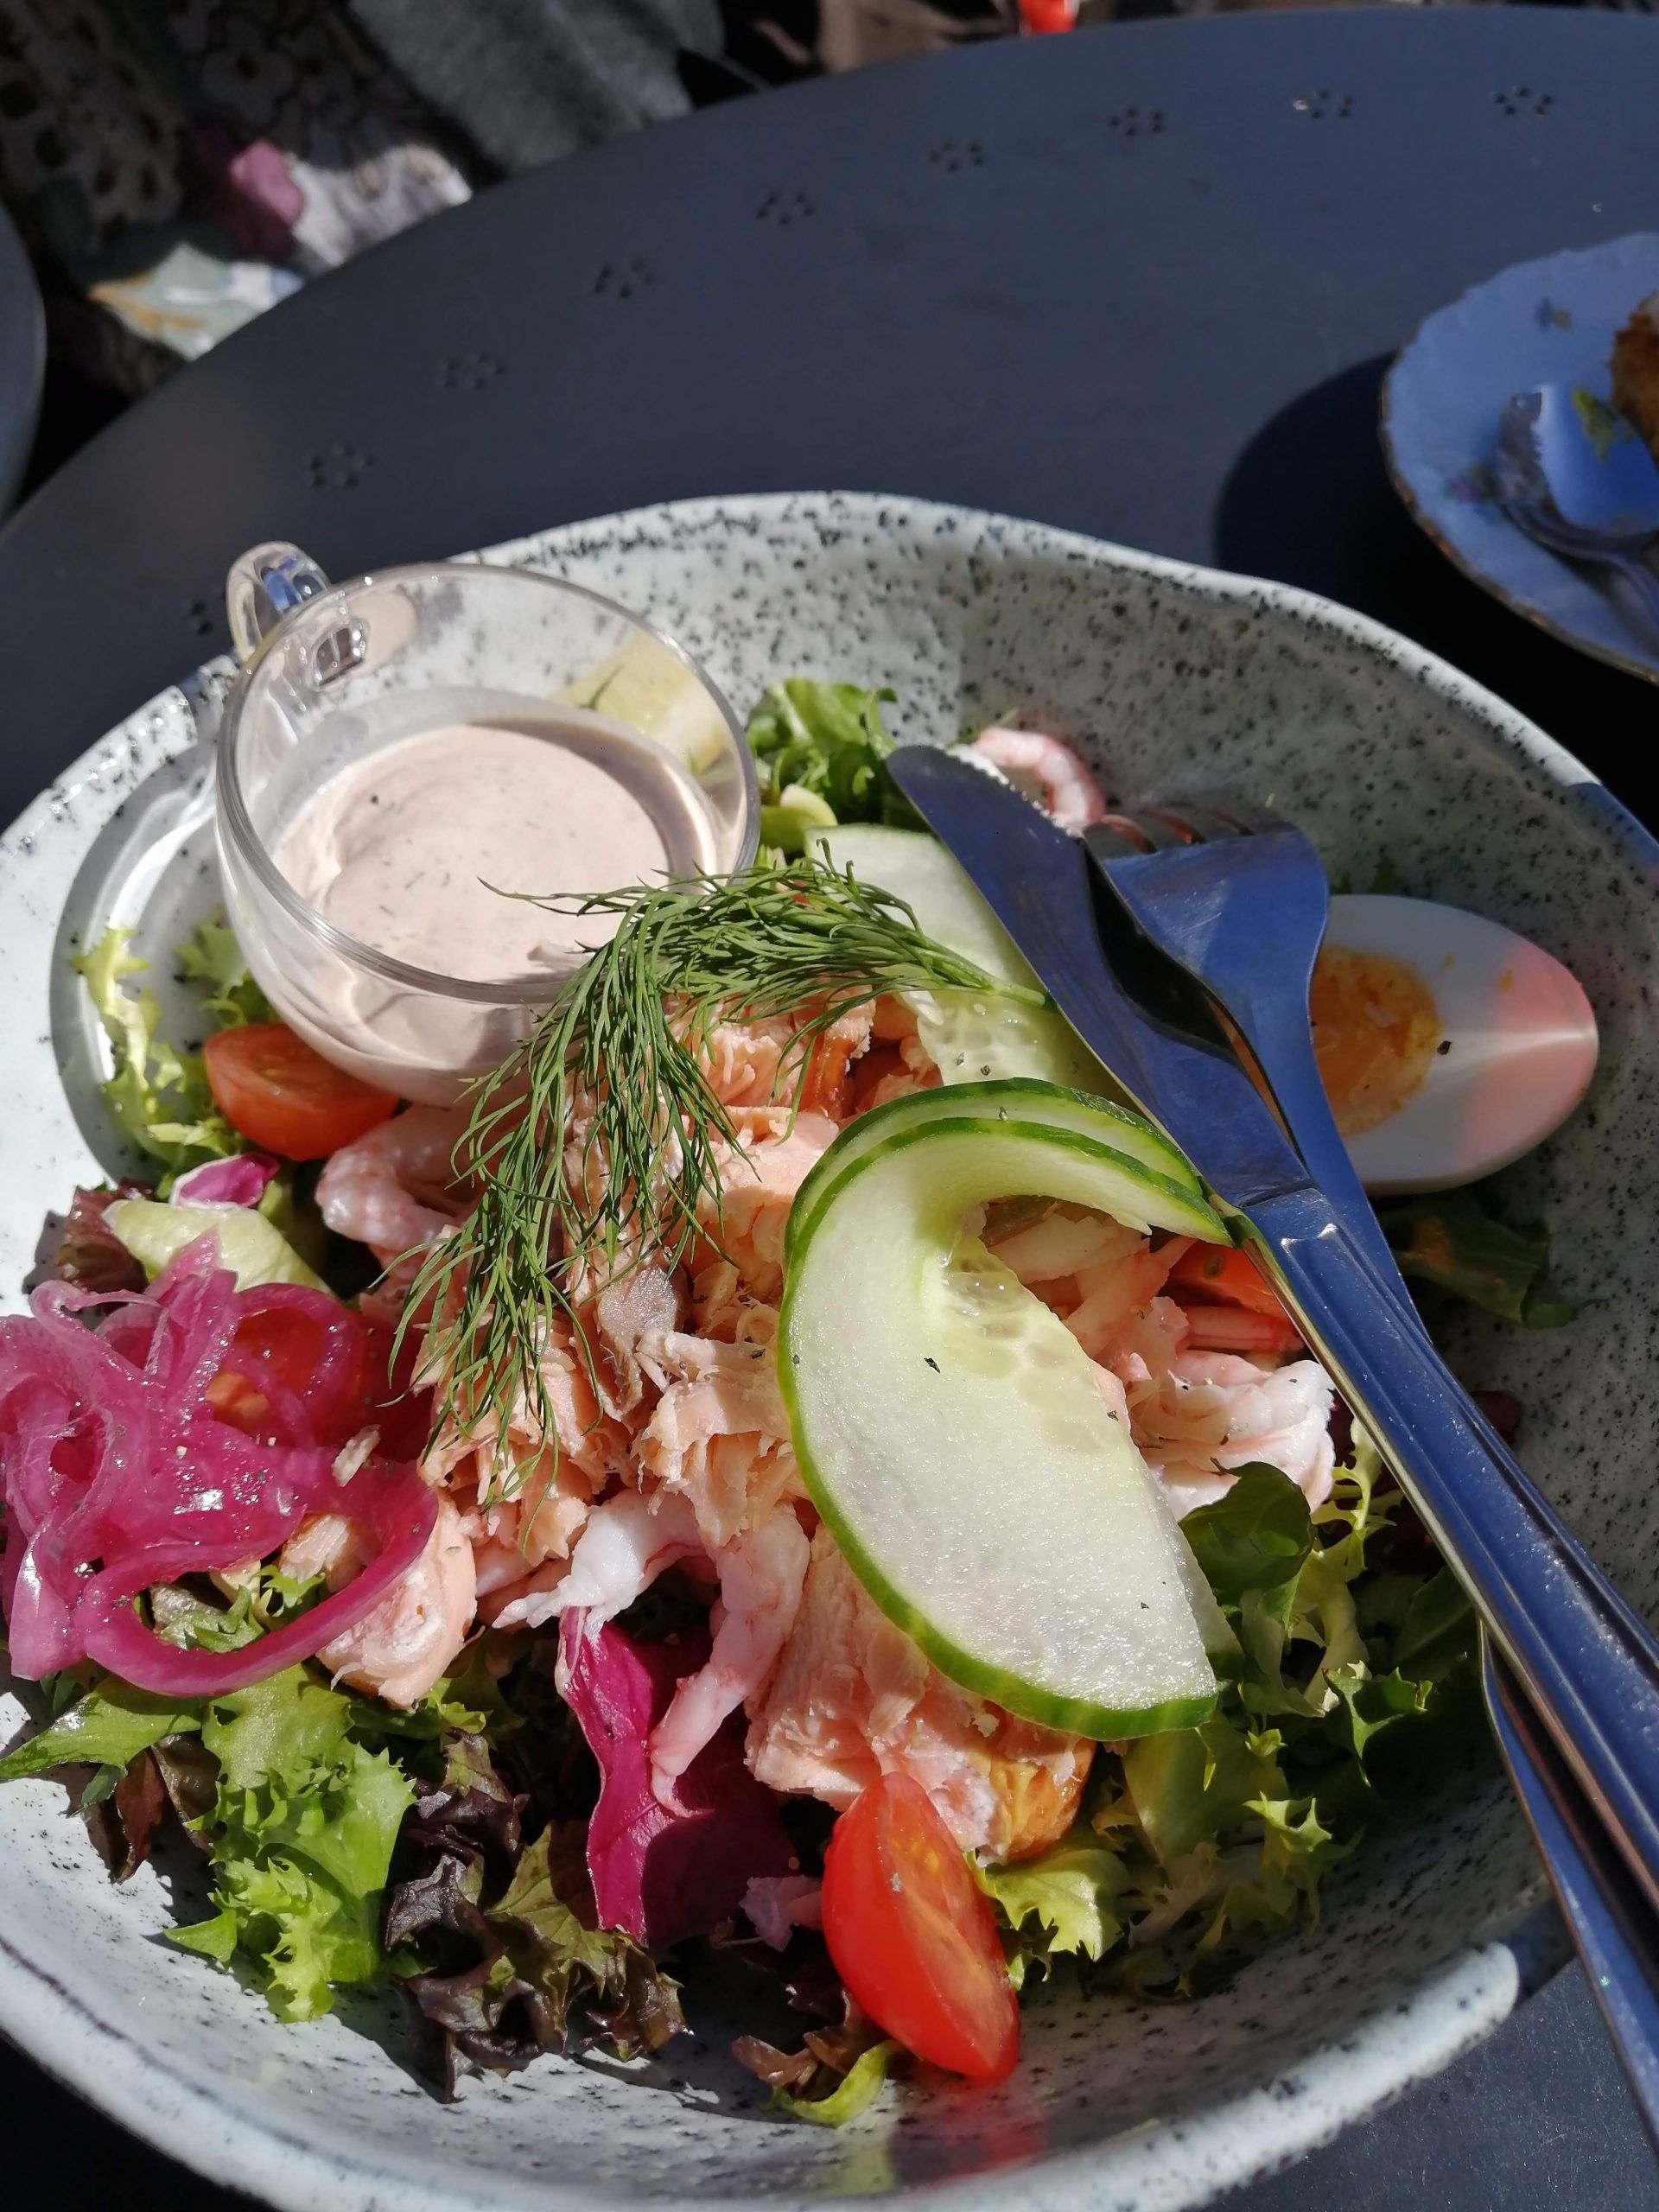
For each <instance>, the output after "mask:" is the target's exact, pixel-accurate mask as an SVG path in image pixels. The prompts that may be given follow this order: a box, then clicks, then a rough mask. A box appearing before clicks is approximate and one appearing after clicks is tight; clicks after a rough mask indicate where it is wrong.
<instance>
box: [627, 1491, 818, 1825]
mask: <svg viewBox="0 0 1659 2212" xmlns="http://www.w3.org/2000/svg"><path fill="white" fill-rule="evenodd" d="M809 1555H810V1545H809V1543H808V1541H807V1538H806V1533H805V1531H804V1529H803V1528H802V1527H801V1524H800V1522H799V1521H798V1520H797V1518H796V1517H795V1514H794V1512H793V1510H791V1508H790V1507H788V1506H785V1507H783V1508H781V1509H780V1510H779V1511H778V1512H776V1513H774V1514H773V1515H772V1517H771V1519H770V1520H768V1521H764V1522H761V1524H760V1527H759V1528H758V1529H744V1530H743V1532H742V1533H741V1535H737V1536H734V1537H733V1539H732V1541H731V1542H730V1543H728V1544H722V1545H721V1547H720V1549H719V1550H718V1551H717V1552H716V1553H715V1554H714V1560H715V1569H716V1571H717V1572H718V1573H719V1576H720V1596H719V1597H718V1598H717V1599H715V1609H714V1611H713V1612H712V1613H711V1614H710V1615H709V1626H710V1628H711V1629H712V1630H713V1631H714V1643H713V1645H712V1647H711V1648H710V1650H709V1657H708V1661H707V1662H706V1664H705V1665H703V1666H702V1668H700V1669H698V1671H697V1672H696V1674H695V1675H691V1676H690V1678H689V1679H688V1680H687V1681H683V1682H682V1683H681V1684H680V1686H679V1688H678V1689H677V1691H676V1692H675V1693H674V1699H673V1702H672V1703H671V1705H670V1707H669V1708H668V1711H667V1712H666V1713H664V1715H663V1717H662V1719H660V1720H659V1721H658V1724H657V1726H656V1727H655V1728H654V1729H653V1730H652V1735H651V1782H652V1789H653V1790H654V1791H655V1792H656V1794H657V1796H658V1798H659V1799H660V1800H661V1802H663V1803H664V1804H672V1803H673V1802H674V1784H675V1783H677V1781H678V1780H679V1778H680V1777H681V1776H682V1775H683V1773H684V1772H685V1770H686V1769H687V1767H689V1766H690V1764H691V1762H692V1761H693V1759H695V1758H696V1756H697V1754H698V1752H699V1751H702V1749H703V1748H704V1746H705V1745H708V1744H709V1743H711V1742H712V1741H713V1739H714V1738H715V1735H716V1734H717V1733H718V1732H719V1729H720V1726H721V1722H722V1721H723V1720H724V1719H726V1716H727V1715H728V1713H734V1712H735V1711H736V1710H737V1708H738V1707H739V1706H740V1705H747V1704H748V1703H750V1702H751V1701H752V1700H754V1699H756V1698H758V1697H759V1696H760V1693H761V1692H762V1691H763V1690H764V1689H765V1688H766V1683H767V1681H769V1679H770V1678H771V1675H772V1669H773V1668H774V1667H775V1666H776V1665H777V1663H778V1655H779V1652H780V1651H781V1650H782V1649H783V1648H784V1645H785V1642H786V1641H787V1639H788V1637H789V1632H790V1630H791V1629H792V1628H793V1627H794V1625H795V1616H796V1614H797V1613H798V1611H799V1610H800V1603H801V1589H802V1586H803V1584H804V1581H805V1580H806V1567H807V1560H808V1557H809Z"/></svg>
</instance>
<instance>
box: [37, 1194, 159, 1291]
mask: <svg viewBox="0 0 1659 2212" xmlns="http://www.w3.org/2000/svg"><path fill="white" fill-rule="evenodd" d="M153 1195H154V1193H153V1192H151V1191H150V1189H149V1185H148V1184H145V1183H131V1182H122V1183H118V1184H117V1185H115V1186H114V1188H113V1189H112V1190H107V1191H88V1190H77V1192H75V1195H74V1197H73V1198H72V1199H71V1200H70V1202H69V1211H68V1212H67V1214H66V1215H65V1216H64V1217H63V1235H62V1236H61V1238H60V1240H59V1243H58V1250H57V1257H56V1259H55V1260H54V1262H53V1268H52V1272H53V1273H54V1274H55V1275H56V1276H57V1278H58V1280H59V1281H60V1282H72V1283H73V1284H75V1286H76V1287H78V1288H79V1289H81V1290H98V1291H105V1290H142V1289H143V1287H144V1271H143V1268H141V1267H140V1266H139V1264H138V1262H137V1260H135V1259H134V1258H133V1256H132V1255H131V1253H130V1252H129V1251H128V1249H127V1248H126V1246H125V1245H124V1243H122V1242H121V1239H120V1238H119V1237H118V1236H117V1235H116V1233H115V1231H114V1230H112V1229H111V1227H110V1225H109V1224H108V1223H107V1222H106V1221H105V1218H104V1217H105V1214H106V1213H107V1212H108V1211H109V1210H110V1208H111V1205H113V1204H114V1203H115V1201H116V1199H117V1198H150V1197H152V1196H153Z"/></svg>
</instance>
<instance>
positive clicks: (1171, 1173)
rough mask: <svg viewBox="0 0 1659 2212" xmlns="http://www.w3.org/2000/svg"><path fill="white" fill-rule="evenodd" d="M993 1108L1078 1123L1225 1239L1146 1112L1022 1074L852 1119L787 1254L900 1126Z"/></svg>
mask: <svg viewBox="0 0 1659 2212" xmlns="http://www.w3.org/2000/svg"><path fill="white" fill-rule="evenodd" d="M894 834H895V835H896V834H898V833H896V832H895V833H894ZM984 1116H993V1117H994V1118H995V1119H996V1120H998V1121H1018V1122H1044V1123H1045V1124H1046V1125H1047V1126H1048V1127H1050V1128H1057V1129H1075V1130H1076V1131H1077V1134H1078V1135H1081V1136H1085V1137H1090V1138H1092V1139H1093V1140H1094V1141H1095V1142H1096V1143H1097V1144H1103V1145H1107V1146H1109V1147H1110V1148H1111V1149H1112V1150H1113V1151H1114V1152H1121V1153H1122V1154H1126V1155H1127V1157H1128V1159H1130V1160H1138V1161H1139V1162H1140V1164H1141V1166H1143V1167H1147V1168H1150V1169H1151V1170H1152V1172H1153V1173H1154V1174H1155V1175H1158V1176H1160V1177H1161V1178H1162V1179H1164V1180H1165V1182H1166V1183H1167V1184H1169V1185H1172V1186H1173V1188H1174V1190H1175V1191H1176V1192H1179V1193H1181V1194H1183V1195H1184V1196H1185V1197H1186V1198H1190V1199H1192V1201H1193V1202H1194V1204H1195V1205H1197V1206H1198V1207H1200V1208H1202V1220H1201V1223H1200V1222H1198V1217H1196V1216H1195V1217H1193V1221H1192V1224H1189V1225H1188V1226H1187V1227H1186V1228H1185V1229H1184V1230H1182V1232H1181V1233H1182V1235H1183V1236H1197V1237H1199V1238H1201V1239H1202V1240H1203V1242H1204V1243H1206V1244H1221V1243H1225V1242H1226V1241H1227V1232H1226V1230H1225V1229H1224V1227H1223V1226H1222V1224H1221V1221H1220V1218H1219V1217H1218V1216H1217V1215H1216V1214H1215V1213H1214V1212H1213V1211H1211V1207H1210V1205H1209V1204H1208V1202H1207V1200H1206V1199H1205V1195H1204V1187H1203V1185H1201V1184H1200V1182H1199V1181H1198V1177H1197V1175H1195V1174H1194V1173H1193V1172H1192V1168H1191V1167H1190V1166H1188V1165H1187V1162H1186V1157H1185V1154H1183V1153H1180V1152H1178V1151H1177V1149H1176V1148H1175V1147H1174V1146H1173V1144H1172V1143H1171V1142H1170V1141H1169V1139H1168V1138H1167V1137H1166V1136H1164V1135H1161V1134H1160V1131H1158V1130H1157V1129H1154V1128H1153V1126H1152V1123H1151V1122H1148V1121H1147V1120H1146V1119H1145V1118H1144V1117H1143V1116H1141V1115H1139V1114H1135V1113H1131V1112H1130V1110H1129V1109H1128V1107H1127V1106H1115V1105H1113V1104H1112V1103H1111V1102H1110V1101H1109V1099H1105V1098H1090V1097H1089V1096H1087V1095H1086V1094H1085V1093H1084V1092H1083V1091H1080V1090H1066V1089H1065V1088H1064V1087H1063V1086H1062V1085H1061V1084H1052V1083H1035V1082H1027V1081H1025V1080H1023V1079H1018V1080H1010V1081H1007V1082H1001V1083H973V1084H959V1085H957V1086H956V1087H955V1088H953V1089H948V1090H921V1091H917V1092H915V1093H913V1094H912V1096H910V1097H908V1098H895V1099H893V1101H892V1103H890V1104H889V1105H886V1106H876V1107H874V1108H872V1109H871V1110H870V1111H869V1112H868V1114H861V1115H860V1116H859V1117H858V1119H857V1120H856V1121H855V1122H849V1124H848V1126H847V1127H846V1128H844V1129H843V1130H842V1133H841V1135H839V1136H838V1137H837V1138H836V1141H835V1142H834V1143H833V1144H832V1145H831V1146H830V1147H829V1151H828V1152H826V1153H825V1154H824V1155H823V1159H822V1160H819V1161H818V1162H817V1165H816V1166H814V1167H813V1169H812V1171H811V1173H810V1174H809V1175H808V1176H807V1178H806V1179H805V1181H804V1183H803V1184H802V1185H801V1187H800V1188H799V1190H798V1191H797V1192H796V1193H795V1198H794V1203H793V1204H792V1205H791V1207H790V1210H789V1221H788V1224H787V1226H786V1228H785V1232H784V1255H785V1260H787V1261H789V1262H793V1260H794V1257H795V1254H796V1252H797V1250H798V1249H799V1246H800V1243H801V1241H802V1238H803V1237H804V1235H805V1233H806V1230H807V1225H808V1223H809V1221H810V1217H811V1216H812V1215H813V1214H814V1213H815V1212H816V1211H817V1208H818V1207H819V1206H820V1205H822V1204H823V1200H824V1199H825V1198H827V1197H828V1195H829V1191H830V1188H831V1186H832V1185H835V1184H836V1183H838V1182H839V1181H840V1179H841V1178H842V1176H843V1175H844V1174H846V1173H847V1172H848V1170H849V1168H850V1167H851V1166H853V1164H854V1162H855V1161H856V1160H862V1159H863V1158H864V1156H865V1154H867V1153H871V1152H874V1151H875V1150H877V1149H878V1147H880V1146H882V1145H884V1144H886V1143H887V1141H888V1140H889V1139H890V1138H892V1137H893V1136H894V1135H898V1134H899V1133H900V1132H902V1131H906V1130H909V1129H914V1128H921V1127H923V1126H925V1124H927V1123H929V1122H945V1121H956V1122H959V1121H962V1120H963V1119H964V1118H967V1119H970V1120H976V1119H982V1118H983V1117H984ZM1003 1195H1004V1196H1007V1195H1008V1194H1007V1193H1006V1192H1005V1193H1004V1194H1003Z"/></svg>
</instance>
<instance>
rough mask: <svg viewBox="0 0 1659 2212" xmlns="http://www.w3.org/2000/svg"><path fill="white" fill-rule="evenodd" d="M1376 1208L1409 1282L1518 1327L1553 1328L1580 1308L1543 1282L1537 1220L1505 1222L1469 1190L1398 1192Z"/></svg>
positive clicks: (1545, 1238) (1545, 1259)
mask: <svg viewBox="0 0 1659 2212" xmlns="http://www.w3.org/2000/svg"><path fill="white" fill-rule="evenodd" d="M1377 1214H1378V1217H1379V1218H1380V1220H1381V1221H1382V1224H1383V1230H1384V1231H1385V1233H1386V1234H1387V1236H1388V1240H1389V1244H1390V1245H1391V1246H1392V1248H1393V1250H1394V1256H1395V1259H1396V1260H1397V1261H1398V1262H1399V1263H1400V1271H1401V1273H1402V1274H1404V1275H1406V1276H1408V1278H1409V1279H1410V1280H1411V1281H1413V1282H1415V1283H1421V1284H1424V1285H1427V1287H1428V1288H1429V1289H1430V1290H1431V1291H1433V1292H1438V1293H1440V1294H1442V1295H1443V1296H1446V1297H1448V1298H1452V1299H1459V1300H1462V1301H1463V1303H1464V1304H1465V1305H1468V1306H1478V1307H1479V1308H1480V1309H1481V1311H1482V1312H1483V1313H1495V1314H1497V1317H1498V1319H1500V1320H1502V1321H1512V1322H1515V1323H1516V1324H1517V1325H1519V1326H1520V1327H1522V1328H1524V1329H1559V1328H1560V1327H1561V1326H1562V1325H1564V1324H1565V1323H1567V1322H1568V1321H1570V1320H1572V1319H1573V1317H1574V1315H1575V1314H1576V1313H1577V1312H1578V1310H1579V1309H1578V1307H1577V1306H1568V1305H1566V1304H1564V1303H1563V1302H1562V1301H1561V1300H1559V1299H1554V1298H1549V1297H1547V1296H1546V1295H1545V1294H1544V1291H1543V1289H1542V1287H1541V1285H1542V1282H1543V1279H1544V1275H1545V1273H1546V1271H1547V1270H1548V1266H1549V1231H1548V1230H1547V1229H1545V1228H1544V1227H1543V1226H1542V1225H1541V1224H1538V1223H1535V1224H1533V1225H1532V1226H1531V1227H1530V1228H1527V1229H1515V1228H1511V1227H1510V1225H1509V1224H1507V1223H1505V1222H1501V1221H1499V1220H1498V1219H1497V1217H1496V1216H1495V1215H1493V1214H1491V1213H1490V1212H1489V1211H1487V1209H1486V1206H1485V1205H1484V1202H1483V1201H1482V1199H1481V1198H1480V1197H1479V1196H1478V1194H1477V1193H1476V1192H1474V1191H1473V1190H1463V1191H1440V1192H1436V1193H1435V1194H1434V1195H1433V1196H1432V1197H1429V1198H1402V1199H1396V1200H1394V1201H1391V1202H1390V1203H1389V1204H1387V1205H1381V1206H1379V1207H1378V1208H1377Z"/></svg>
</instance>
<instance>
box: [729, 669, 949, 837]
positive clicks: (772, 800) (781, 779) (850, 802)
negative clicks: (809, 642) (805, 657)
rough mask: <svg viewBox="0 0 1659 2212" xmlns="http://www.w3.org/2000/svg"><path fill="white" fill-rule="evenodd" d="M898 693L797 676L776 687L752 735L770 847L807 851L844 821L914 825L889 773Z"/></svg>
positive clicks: (753, 721) (752, 719)
mask: <svg viewBox="0 0 1659 2212" xmlns="http://www.w3.org/2000/svg"><path fill="white" fill-rule="evenodd" d="M893 696H894V694H893V692H892V691H890V690H864V689H862V687H861V686H860V685H859V684H856V683H819V682H817V680H815V679H814V678H813V677H806V676H791V677H788V678H787V679H786V680H785V682H783V683H774V684H773V685H772V687H771V689H770V690H768V691H767V692H766V696H764V698H762V700H761V702H760V705H759V706H758V707H757V708H756V709H755V710H754V712H753V714H752V715H750V716H749V721H748V728H747V732H746V735H747V739H748V742H749V749H750V751H751V752H752V753H753V754H754V758H755V765H756V766H757V768H758V769H759V771H760V803H761V822H760V837H761V842H762V843H763V844H765V845H767V846H769V847H770V848H772V849H773V850H774V851H777V852H781V853H786V854H792V853H801V852H804V851H805V849H806V845H807V840H808V838H809V837H810V836H811V834H812V832H813V831H814V830H815V829H832V828H833V827H834V826H835V824H836V823H839V822H899V823H911V822H912V821H913V820H914V816H913V815H912V811H911V810H910V807H909V805H908V804H907V803H906V800H905V798H903V796H902V794H901V793H900V792H899V791H898V790H897V788H896V787H895V785H893V780H892V779H891V778H890V777H889V776H888V774H887V768H886V765H885V764H886V761H887V755H888V754H889V753H891V752H892V750H893V739H892V737H891V736H890V735H889V734H888V733H887V728H886V727H885V725H884V724H883V722H882V720H881V708H882V705H883V703H884V702H887V701H890V700H892V699H893Z"/></svg>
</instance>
